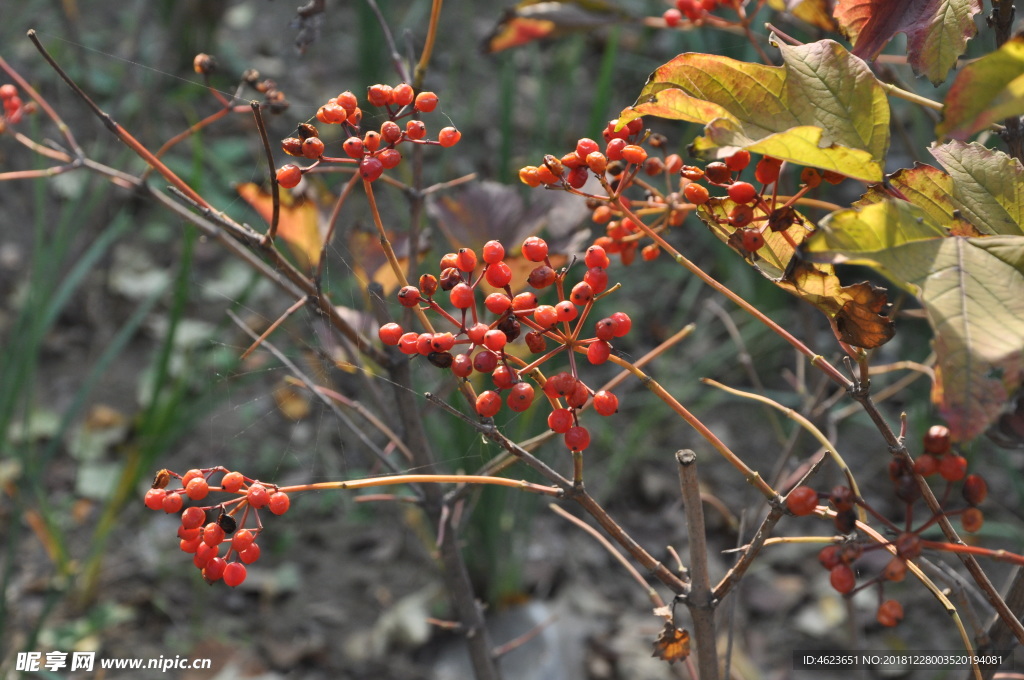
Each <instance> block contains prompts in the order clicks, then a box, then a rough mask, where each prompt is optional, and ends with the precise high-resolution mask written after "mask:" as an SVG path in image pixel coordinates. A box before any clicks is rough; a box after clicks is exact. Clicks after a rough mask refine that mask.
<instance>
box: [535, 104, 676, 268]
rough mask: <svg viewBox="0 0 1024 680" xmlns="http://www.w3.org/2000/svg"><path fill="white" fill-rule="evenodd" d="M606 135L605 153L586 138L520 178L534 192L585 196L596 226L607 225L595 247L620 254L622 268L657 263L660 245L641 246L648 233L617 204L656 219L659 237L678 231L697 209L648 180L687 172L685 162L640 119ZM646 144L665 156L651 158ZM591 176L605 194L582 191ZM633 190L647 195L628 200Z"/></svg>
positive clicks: (616, 124) (609, 127) (606, 131)
mask: <svg viewBox="0 0 1024 680" xmlns="http://www.w3.org/2000/svg"><path fill="white" fill-rule="evenodd" d="M602 136H603V138H604V147H603V148H602V147H601V145H600V144H598V142H596V141H594V140H592V139H589V138H586V137H585V138H583V139H580V140H578V141H577V143H576V148H575V149H574V150H573V151H570V152H569V153H567V154H565V155H563V156H561V157H556V156H553V155H550V154H549V155H547V156H545V157H544V162H543V163H542V164H541V165H537V166H533V165H528V166H526V167H524V168H522V169H521V170H520V171H519V179H520V180H521V181H522V182H523V183H525V184H527V185H528V186H531V187H538V186H546V187H548V188H561V189H564V190H566V191H570V192H572V193H575V194H578V195H582V196H584V197H586V198H587V200H588V205H589V207H590V208H591V209H592V210H593V213H592V219H593V221H594V222H595V223H596V224H603V225H605V230H606V235H604V236H601V237H599V238H597V239H596V240H595V241H594V245H597V246H600V247H601V248H603V249H604V251H605V252H606V253H609V254H618V255H619V257H620V258H621V259H622V262H623V264H627V265H628V264H631V263H632V262H633V261H634V260H635V259H636V255H637V253H640V255H641V257H642V258H643V259H644V260H652V259H654V258H656V257H657V256H658V255H659V254H660V252H661V250H660V248H659V246H658V245H657V244H655V243H650V244H647V245H646V246H644V247H642V248H641V247H640V245H641V240H642V239H643V238H644V234H643V233H641V230H640V228H639V226H638V225H637V224H636V223H635V222H633V221H632V219H630V218H629V217H627V216H625V214H624V212H623V211H622V209H621V208H618V207H617V205H616V204H615V201H616V200H618V201H619V202H621V204H622V205H624V206H627V207H629V208H631V209H633V210H638V211H642V212H644V213H645V214H655V215H657V217H656V219H655V220H654V221H653V222H652V223H651V224H649V225H647V226H648V227H649V228H650V229H651V230H653V231H655V232H660V231H662V230H664V229H665V228H666V227H669V226H672V227H678V226H679V225H681V224H682V223H683V220H684V219H685V218H686V215H687V214H689V212H690V211H691V210H692V209H693V206H692V205H689V206H686V205H682V204H681V203H680V201H678V200H677V196H676V194H669V195H667V196H666V195H665V193H664V192H663V191H661V190H659V189H658V187H657V186H655V185H654V184H653V183H652V182H651V181H649V179H648V178H650V180H653V179H654V178H656V177H658V176H663V177H665V178H666V179H669V178H672V177H675V176H677V175H678V173H679V171H680V170H681V169H682V168H683V161H682V158H680V156H679V155H678V154H674V153H673V154H665V153H664V150H665V147H666V145H667V144H666V139H665V137H664V136H662V135H659V134H649V133H647V132H646V131H645V130H644V127H643V119H641V118H636V119H634V120H631V121H630V122H629V123H627V124H625V125H623V126H622V127H621V128H620V127H619V121H618V120H612V121H609V123H608V125H607V126H606V127H605V129H604V131H603V134H602ZM645 144H647V145H649V146H651V147H652V148H654V149H656V150H659V151H661V152H662V153H661V155H653V154H650V153H648V151H647V149H645V148H644V145H645ZM591 175H592V176H593V177H595V178H597V180H598V181H599V182H600V183H601V185H602V187H603V188H604V189H605V192H606V193H605V195H595V194H589V193H584V192H583V191H581V189H582V188H583V186H584V185H585V184H586V183H587V180H588V179H589V178H590V176H591ZM634 187H635V188H637V189H639V190H641V191H642V192H643V193H642V195H641V196H637V197H636V198H628V197H627V196H625V194H624V192H626V191H627V190H629V189H631V188H634Z"/></svg>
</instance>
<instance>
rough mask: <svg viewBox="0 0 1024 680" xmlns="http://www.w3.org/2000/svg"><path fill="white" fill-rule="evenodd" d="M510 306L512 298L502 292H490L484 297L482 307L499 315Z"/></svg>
mask: <svg viewBox="0 0 1024 680" xmlns="http://www.w3.org/2000/svg"><path fill="white" fill-rule="evenodd" d="M511 306H512V299H511V298H510V297H509V296H508V295H505V294H504V293H491V294H490V295H488V296H487V297H485V298H484V307H486V308H487V311H489V312H490V313H491V314H497V315H501V314H504V313H505V312H506V311H508V308H509V307H511Z"/></svg>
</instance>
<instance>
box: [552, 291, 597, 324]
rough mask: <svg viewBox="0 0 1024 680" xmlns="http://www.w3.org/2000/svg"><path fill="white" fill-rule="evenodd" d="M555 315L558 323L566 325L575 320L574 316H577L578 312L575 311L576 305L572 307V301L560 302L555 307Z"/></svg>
mask: <svg viewBox="0 0 1024 680" xmlns="http://www.w3.org/2000/svg"><path fill="white" fill-rule="evenodd" d="M587 285H590V284H587ZM555 313H556V314H557V315H558V320H559V321H562V322H564V323H568V322H570V321H572V320H573V319H575V318H576V316H577V315H578V314H579V310H578V309H576V305H574V304H573V303H572V301H570V300H562V301H561V302H559V303H558V304H557V305H555Z"/></svg>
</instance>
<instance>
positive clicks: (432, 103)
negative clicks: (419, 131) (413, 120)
mask: <svg viewBox="0 0 1024 680" xmlns="http://www.w3.org/2000/svg"><path fill="white" fill-rule="evenodd" d="M415 106H416V110H417V111H422V112H424V113H430V112H431V111H433V110H434V109H435V108H437V95H436V94H434V93H433V92H420V93H419V94H418V95H416V104H415Z"/></svg>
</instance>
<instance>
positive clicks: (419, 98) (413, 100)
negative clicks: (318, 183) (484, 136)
mask: <svg viewBox="0 0 1024 680" xmlns="http://www.w3.org/2000/svg"><path fill="white" fill-rule="evenodd" d="M366 98H367V101H368V102H369V104H370V105H371V106H375V107H378V108H382V109H384V110H385V111H386V113H387V116H388V119H387V120H386V121H384V122H383V123H382V124H381V126H380V130H379V131H378V130H367V131H366V132H362V131H361V128H360V125H361V123H362V120H363V110H362V108H360V106H359V100H358V99H357V98H356V96H355V95H354V94H353V93H351V92H348V91H346V92H342V93H341V94H339V95H338V96H337V97H331V98H330V99H328V100H327V103H326V104H324V105H323V106H321V107H320V108H319V109H317V112H316V119H317V120H318V121H319V122H320V123H323V124H325V125H340V126H341V127H342V128H343V130H344V131H345V134H348V137H347V138H346V139H345V141H344V142H342V145H341V150H342V152H343V153H344V154H345V155H344V156H326V155H324V152H325V151H326V145H325V143H324V141H323V140H322V139H320V132H319V130H318V129H317V128H316V126H315V125H312V124H310V123H303V124H302V125H299V126H298V132H297V136H295V137H288V138H286V139H283V140H281V149H282V150H283V151H284V152H285V153H286V154H288V155H289V156H300V157H303V158H307V159H309V160H311V161H314V163H313V164H312V165H309V166H307V167H300V166H298V165H295V164H293V163H288V164H286V165H283V166H281V167H280V168H278V170H277V183H278V184H280V185H281V186H282V187H284V188H286V189H291V188H293V187H295V186H296V185H298V183H299V180H301V179H302V175H303V174H304V173H306V172H309V171H310V170H312V169H313V168H315V167H316V166H317V165H319V164H320V163H348V164H357V165H358V166H359V174H360V175H362V177H363V178H364V179H365V180H367V181H369V182H373V181H375V180H376V179H378V178H379V177H380V176H381V175H382V174H383V173H384V171H385V170H391V169H392V168H395V167H397V166H398V164H399V163H401V162H402V154H401V153H400V152H399V151H398V149H397V148H396V147H398V146H399V145H400V144H403V143H405V142H409V143H414V144H436V145H439V146H443V147H450V146H454V145H456V144H458V142H459V140H460V139H461V138H462V133H461V132H459V131H458V130H457V129H456V128H454V127H450V126H449V127H445V128H442V129H441V130H440V131H439V132H438V135H437V139H436V140H428V139H427V138H426V137H427V126H426V124H424V123H423V121H421V120H419V119H412V118H410V120H408V121H406V123H405V126H404V127H403V126H402V125H400V124H399V123H398V121H399V120H401V119H402V118H406V117H410V116H412V115H413V114H418V113H430V112H431V111H433V110H434V109H435V108H437V103H438V99H437V95H436V94H434V93H433V92H426V91H424V92H419V93H416V92H415V91H414V90H413V88H412V86H411V85H409V84H407V83H401V84H399V85H396V86H394V87H391V86H390V85H379V84H378V85H373V86H371V87H370V88H368V90H367V93H366Z"/></svg>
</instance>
